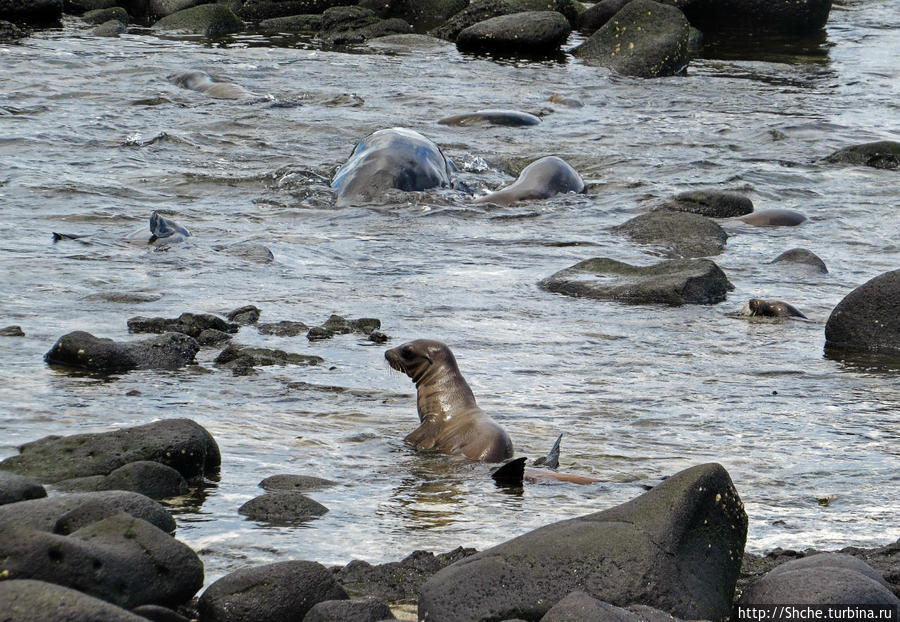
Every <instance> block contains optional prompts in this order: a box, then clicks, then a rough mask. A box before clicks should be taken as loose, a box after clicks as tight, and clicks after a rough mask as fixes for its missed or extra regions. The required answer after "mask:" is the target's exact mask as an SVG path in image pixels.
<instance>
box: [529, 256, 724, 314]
mask: <svg viewBox="0 0 900 622" xmlns="http://www.w3.org/2000/svg"><path fill="white" fill-rule="evenodd" d="M538 285H539V286H540V287H541V289H544V290H546V291H549V292H553V293H557V294H565V295H567V296H575V297H584V298H596V299H598V300H612V301H616V302H623V303H627V304H667V305H676V306H677V305H683V304H714V303H717V302H722V301H723V300H725V295H726V294H727V292H728V291H729V290H732V289H734V285H732V284H731V282H730V281H729V280H728V277H726V276H725V273H724V272H722V269H721V268H719V266H717V265H716V264H715V262H713V261H710V260H709V259H673V260H669V261H663V262H660V263H658V264H654V265H652V266H633V265H631V264H627V263H623V262H621V261H618V260H615V259H609V258H606V257H595V258H593V259H585V260H584V261H581V262H579V263H577V264H575V265H574V266H570V267H568V268H565V269H563V270H560V271H559V272H557V273H556V274H553V275H551V276H549V277H547V278H546V279H543V280H542V281H541V282H540V283H538Z"/></svg>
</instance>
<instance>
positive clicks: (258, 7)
mask: <svg viewBox="0 0 900 622" xmlns="http://www.w3.org/2000/svg"><path fill="white" fill-rule="evenodd" d="M345 4H347V0H245V1H244V3H243V5H242V6H241V8H240V10H239V11H238V15H240V17H242V18H243V19H246V20H249V21H260V20H263V19H270V18H273V17H287V16H289V15H310V14H321V13H322V12H323V11H325V9H328V8H331V7H333V6H341V5H345Z"/></svg>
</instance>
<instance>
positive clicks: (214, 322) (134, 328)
mask: <svg viewBox="0 0 900 622" xmlns="http://www.w3.org/2000/svg"><path fill="white" fill-rule="evenodd" d="M239 328H240V327H239V326H238V324H237V323H234V322H226V321H225V320H223V319H222V318H220V317H218V316H216V315H212V314H210V313H182V314H181V315H179V316H178V317H177V318H164V317H143V316H140V315H139V316H136V317H133V318H130V319H129V320H128V331H129V332H132V333H183V334H185V335H190V336H191V337H193V338H194V339H196V338H198V337H199V336H200V333H202V332H203V331H204V330H208V329H215V330H220V331H222V332H224V333H236V332H238V329H239Z"/></svg>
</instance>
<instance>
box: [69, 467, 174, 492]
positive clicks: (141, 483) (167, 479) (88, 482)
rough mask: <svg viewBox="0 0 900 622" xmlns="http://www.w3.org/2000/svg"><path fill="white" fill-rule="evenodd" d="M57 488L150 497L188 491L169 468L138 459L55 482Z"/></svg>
mask: <svg viewBox="0 0 900 622" xmlns="http://www.w3.org/2000/svg"><path fill="white" fill-rule="evenodd" d="M56 487H57V488H59V489H60V490H79V491H80V490H131V491H133V492H139V493H141V494H142V495H146V496H148V497H150V498H151V499H166V498H168V497H177V496H178V495H183V494H185V493H186V492H187V491H188V483H187V481H185V479H184V478H183V477H182V476H181V473H179V472H178V471H176V470H175V469H173V468H172V467H169V466H166V465H164V464H160V463H159V462H152V461H150V460H139V461H137V462H130V463H128V464H126V465H125V466H121V467H119V468H118V469H116V470H114V471H112V472H111V473H110V474H109V475H92V476H89V477H78V478H75V479H67V480H62V481H60V482H57V483H56Z"/></svg>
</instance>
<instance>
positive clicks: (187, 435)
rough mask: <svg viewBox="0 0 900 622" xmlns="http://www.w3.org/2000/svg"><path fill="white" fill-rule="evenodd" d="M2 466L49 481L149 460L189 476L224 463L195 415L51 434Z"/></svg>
mask: <svg viewBox="0 0 900 622" xmlns="http://www.w3.org/2000/svg"><path fill="white" fill-rule="evenodd" d="M19 451H20V452H21V453H20V454H19V455H18V456H12V457H10V458H7V459H6V460H3V461H2V462H0V469H4V470H7V471H13V472H15V473H19V474H20V475H27V476H29V477H33V478H35V479H37V480H39V481H41V482H44V483H53V482H58V481H61V480H64V479H73V478H76V477H87V476H90V475H108V474H110V473H112V472H113V471H114V470H116V469H118V468H119V467H121V466H123V465H126V464H129V463H131V462H137V461H139V460H149V461H153V462H159V463H160V464H164V465H167V466H169V467H172V468H173V469H175V470H176V471H178V472H179V473H181V475H182V476H183V477H185V478H187V479H190V478H192V477H198V476H202V475H214V474H215V473H216V472H217V471H218V468H219V465H220V464H221V462H222V457H221V454H220V453H219V446H218V445H217V444H216V441H215V439H213V437H212V435H211V434H210V433H209V432H207V431H206V429H205V428H204V427H203V426H201V425H200V424H198V423H196V422H194V421H192V420H190V419H164V420H162V421H155V422H153V423H148V424H146V425H139V426H135V427H131V428H124V429H121V430H114V431H112V432H99V433H88V434H75V435H73V436H62V437H59V436H48V437H46V438H42V439H40V440H37V441H34V442H31V443H28V444H26V445H23V446H21V447H20V448H19Z"/></svg>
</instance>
